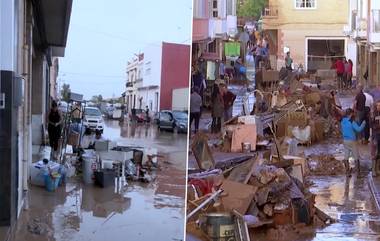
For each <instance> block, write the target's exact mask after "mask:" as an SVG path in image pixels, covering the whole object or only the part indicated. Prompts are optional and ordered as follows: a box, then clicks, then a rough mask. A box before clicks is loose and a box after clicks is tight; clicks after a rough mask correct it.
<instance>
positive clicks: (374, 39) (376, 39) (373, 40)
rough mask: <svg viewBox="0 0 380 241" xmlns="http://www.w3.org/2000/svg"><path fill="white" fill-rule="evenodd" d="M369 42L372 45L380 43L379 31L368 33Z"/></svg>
mask: <svg viewBox="0 0 380 241" xmlns="http://www.w3.org/2000/svg"><path fill="white" fill-rule="evenodd" d="M369 42H370V43H371V44H374V45H380V33H375V32H371V33H370V34H369Z"/></svg>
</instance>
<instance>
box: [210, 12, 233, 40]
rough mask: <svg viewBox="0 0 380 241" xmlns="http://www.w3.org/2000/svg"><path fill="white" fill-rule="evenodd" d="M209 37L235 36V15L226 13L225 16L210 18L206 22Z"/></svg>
mask: <svg viewBox="0 0 380 241" xmlns="http://www.w3.org/2000/svg"><path fill="white" fill-rule="evenodd" d="M208 29H209V31H208V32H209V34H208V36H209V37H210V38H218V37H219V38H224V37H227V36H232V37H233V36H235V35H236V34H237V33H238V31H237V17H236V16H232V15H228V16H227V18H224V19H220V18H211V19H209V22H208Z"/></svg>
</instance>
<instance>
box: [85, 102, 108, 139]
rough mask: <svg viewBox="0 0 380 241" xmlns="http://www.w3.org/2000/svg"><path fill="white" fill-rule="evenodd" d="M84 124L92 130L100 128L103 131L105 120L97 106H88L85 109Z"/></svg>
mask: <svg viewBox="0 0 380 241" xmlns="http://www.w3.org/2000/svg"><path fill="white" fill-rule="evenodd" d="M83 125H84V126H85V127H86V128H89V129H90V130H100V131H101V132H102V133H103V130H104V120H103V116H102V113H101V112H100V110H99V109H98V108H97V107H86V108H85V109H84V119H83Z"/></svg>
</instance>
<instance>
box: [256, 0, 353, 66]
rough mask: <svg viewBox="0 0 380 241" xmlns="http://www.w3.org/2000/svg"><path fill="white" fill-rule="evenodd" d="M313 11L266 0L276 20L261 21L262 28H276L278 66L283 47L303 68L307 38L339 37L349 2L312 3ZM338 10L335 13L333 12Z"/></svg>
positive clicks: (287, 2)
mask: <svg viewBox="0 0 380 241" xmlns="http://www.w3.org/2000/svg"><path fill="white" fill-rule="evenodd" d="M316 1H317V2H316V9H296V8H295V0H269V4H270V5H272V6H277V8H278V17H275V18H263V29H264V30H265V29H277V30H278V35H277V45H278V53H277V57H278V60H279V61H278V65H280V67H281V66H282V65H283V58H284V54H283V47H284V46H287V47H290V51H291V53H292V57H293V59H294V62H295V63H297V64H299V63H302V64H303V65H305V51H306V48H305V42H306V38H307V37H342V38H344V35H343V26H344V25H347V24H348V19H349V15H348V11H349V0H316ZM337 9H338V11H337Z"/></svg>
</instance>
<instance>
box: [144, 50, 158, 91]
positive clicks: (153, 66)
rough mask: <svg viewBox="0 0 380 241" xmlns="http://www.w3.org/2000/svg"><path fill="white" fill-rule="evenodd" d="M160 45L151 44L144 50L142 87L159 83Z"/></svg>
mask: <svg viewBox="0 0 380 241" xmlns="http://www.w3.org/2000/svg"><path fill="white" fill-rule="evenodd" d="M161 65H162V43H159V44H152V45H150V46H149V47H147V48H146V49H145V50H144V74H143V86H144V87H145V86H151V85H157V86H159V85H160V83H161Z"/></svg>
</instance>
